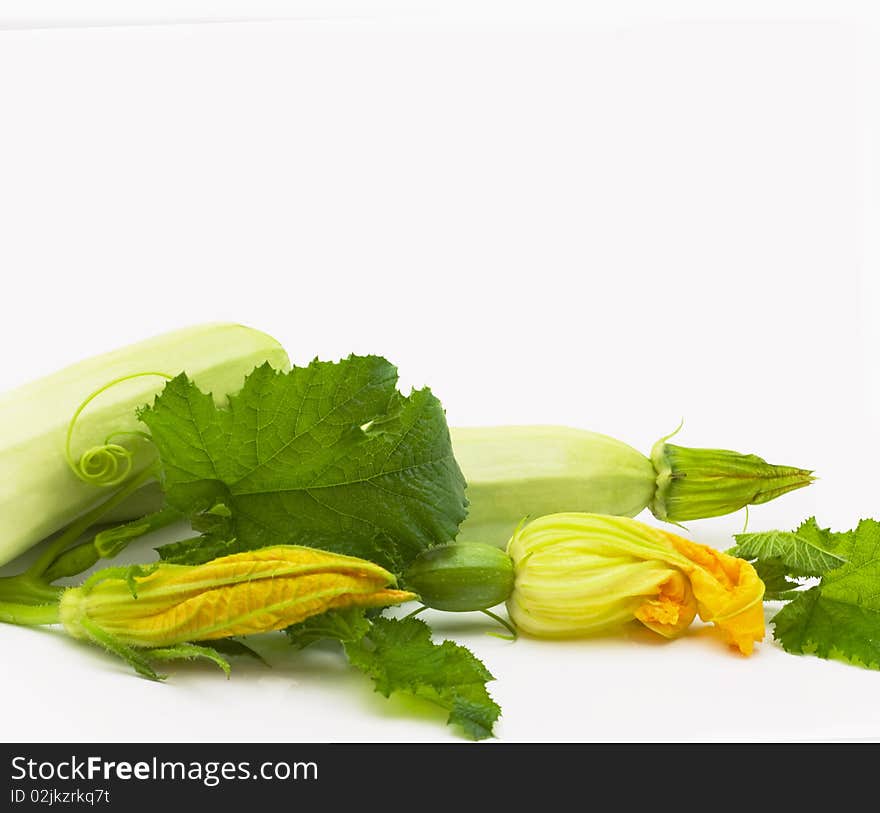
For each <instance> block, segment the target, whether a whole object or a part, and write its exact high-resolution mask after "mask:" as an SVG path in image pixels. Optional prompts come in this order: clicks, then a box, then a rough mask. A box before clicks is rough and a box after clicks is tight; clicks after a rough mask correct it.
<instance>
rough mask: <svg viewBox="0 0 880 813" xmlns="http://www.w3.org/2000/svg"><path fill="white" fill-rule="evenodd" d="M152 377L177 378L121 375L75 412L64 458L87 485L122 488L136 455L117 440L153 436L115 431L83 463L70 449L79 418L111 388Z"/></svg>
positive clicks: (94, 394)
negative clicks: (120, 486)
mask: <svg viewBox="0 0 880 813" xmlns="http://www.w3.org/2000/svg"><path fill="white" fill-rule="evenodd" d="M150 375H153V376H158V377H159V378H164V379H165V380H166V381H170V380H171V379H172V378H173V376H170V375H168V374H167V373H155V372H148V373H133V374H131V375H124V376H121V377H120V378H114V379H113V380H112V381H108V382H107V383H106V384H104V385H103V386H102V387H100V388H98V389H97V390H95V391H94V392H93V393H91V394H90V395H89V396H88V397H87V398H86V399H85V400H84V401H83V402H82V403H81V404H80V405H79V406H78V407H77V409H76V412H74V413H73V417H72V418H71V419H70V423H69V424H68V425H67V438H66V441H65V444H64V457H65V459H66V460H67V465H68V466H69V467H70V470H71V471H72V472H73V473H74V474H75V475H76V476H77V477H78V478H79V479H80V480H82V481H83V482H84V483H88V484H89V485H93V486H101V487H105V488H110V487H112V486H118V485H121V484H122V483H123V482H125V480H126V478H127V477H128V476H129V475H130V474H131V470H132V467H133V466H134V452H132V451H131V450H130V449H127V448H125V446H123V445H122V444H120V443H114V442H113V441H114V439H116V438H120V437H122V436H127V437H139V438H145V439H147V440H149V439H150V436H149V435H148V434H147V433H146V432H138V431H136V430H131V431H120V432H113V433H111V434H110V435H108V436H107V437H106V438H105V439H104V443H103V444H102V445H100V446H92V447H91V448H90V449H86V450H85V451H84V452H83V453H82V454H81V455H80V457H79V460H76V459H75V458H74V456H73V453H72V452H71V450H70V446H71V443H72V441H73V430H74V428H75V426H76V422H77V420H79V416H80V415H81V414H82V413H83V410H84V409H85V408H86V407H87V406H88V405H89V404H90V403H91V402H92V401H93V400H94V399H95V398H97V397H98V396H99V395H101V394H102V393H104V392H106V391H107V390H109V389H110V388H111V387H115V386H116V385H117V384H122V383H123V382H125V381H130V380H131V379H133V378H143V377H144V376H150Z"/></svg>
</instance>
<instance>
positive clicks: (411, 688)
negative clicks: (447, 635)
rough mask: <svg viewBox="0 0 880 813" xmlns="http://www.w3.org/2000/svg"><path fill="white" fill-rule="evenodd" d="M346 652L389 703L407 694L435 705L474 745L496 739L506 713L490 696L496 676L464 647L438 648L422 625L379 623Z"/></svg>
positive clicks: (410, 620)
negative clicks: (497, 727) (396, 695)
mask: <svg viewBox="0 0 880 813" xmlns="http://www.w3.org/2000/svg"><path fill="white" fill-rule="evenodd" d="M345 652H346V654H347V655H348V659H349V661H350V662H351V663H352V664H353V665H354V666H356V667H357V668H358V669H360V670H361V671H362V672H364V673H365V674H367V675H369V676H370V677H371V678H372V679H373V682H374V683H375V684H376V691H378V692H379V693H380V694H383V695H385V697H389V696H390V695H391V694H392V693H394V692H403V693H406V694H410V695H413V696H415V697H420V698H423V699H425V700H430V701H432V702H434V703H436V704H437V705H439V706H441V707H442V708H444V709H446V710H447V711H448V712H449V718H448V722H449V724H450V725H456V726H458V727H460V728H461V730H462V731H463V732H464V734H465V735H466V736H468V737H470V738H471V739H475V740H480V739H485V738H486V737H491V736H493V730H492V729H493V726H494V724H495V721H496V720H497V719H498V717H499V716H500V714H501V709H500V708H499V706H498V705H497V704H496V703H495V702H494V701H493V700H492V698H491V696H490V695H489V693H488V691H487V690H486V683H487V682H488V681H490V680H494V678H493V677H492V674H491V673H490V672H489V670H488V669H486V667H485V666H484V665H483V664H482V663H481V662H480V661H479V660H478V659H477V658H476V657H475V656H474V655H473V653H471V652H470V651H469V650H468V649H466V648H465V647H463V646H459V645H458V644H455V643H453V642H452V641H444V642H443V643H442V644H435V643H434V642H433V641H432V640H431V630H430V628H429V627H428V626H427V624H425V623H424V622H423V621H420V620H418V619H417V618H404V619H400V620H396V619H392V618H377V619H376V620H375V621H374V622H373V626H372V628H371V629H370V631H369V633H367V635H366V636H364V637H363V638H362V639H361V640H360V641H356V642H347V643H346V644H345Z"/></svg>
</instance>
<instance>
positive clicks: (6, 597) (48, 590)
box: [0, 574, 63, 605]
mask: <svg viewBox="0 0 880 813" xmlns="http://www.w3.org/2000/svg"><path fill="white" fill-rule="evenodd" d="M62 590H63V588H61V587H51V586H50V585H48V584H46V583H45V582H42V581H36V580H34V579H31V578H28V577H26V576H25V575H24V574H22V575H20V576H6V577H4V578H0V602H10V603H12V604H30V605H33V604H53V603H55V602H56V601H58V597H59V596H60V595H61V592H62Z"/></svg>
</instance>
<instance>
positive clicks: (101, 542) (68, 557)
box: [43, 508, 182, 583]
mask: <svg viewBox="0 0 880 813" xmlns="http://www.w3.org/2000/svg"><path fill="white" fill-rule="evenodd" d="M180 519H182V516H181V514H180V512H178V511H176V510H175V509H173V508H163V509H162V510H161V511H157V512H156V513H154V514H148V515H147V516H144V517H141V518H140V519H135V520H132V521H131V522H124V523H122V524H121V525H116V526H114V527H112V528H106V529H104V530H103V531H101V532H99V533H97V534H95V536H94V537H93V538H92V539H88V540H86V541H85V542H81V543H80V544H79V545H74V546H73V547H72V548H70V549H69V550H66V551H64V552H63V553H61V554H60V555H59V556H58V557H57V558H56V559H55V561H53V562H52V564H51V565H50V566H49V567H48V568H47V569H46V572H45V573H44V575H43V578H44V579H45V580H46V581H47V582H50V583H51V582H54V581H56V580H58V579H64V578H67V577H69V576H76V575H78V574H80V573H82V572H83V571H86V570H88V569H89V568H90V567H92V565H94V564H96V563H97V562H98V561H99V560H100V559H112V558H113V557H115V556H117V555H118V554H120V553H121V552H122V551H123V550H124V549H125V548H126V547H128V544H129V543H130V542H132V541H133V540H135V539H137V538H138V537H141V536H145V535H146V534H148V533H152V532H153V531H158V530H159V529H160V528H165V527H167V526H168V525H172V524H173V523H175V522H177V521H179V520H180Z"/></svg>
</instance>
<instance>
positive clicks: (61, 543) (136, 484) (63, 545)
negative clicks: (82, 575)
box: [25, 466, 157, 578]
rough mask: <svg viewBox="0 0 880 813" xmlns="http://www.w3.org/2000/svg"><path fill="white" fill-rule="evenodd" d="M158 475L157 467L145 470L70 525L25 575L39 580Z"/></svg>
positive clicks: (50, 544)
mask: <svg viewBox="0 0 880 813" xmlns="http://www.w3.org/2000/svg"><path fill="white" fill-rule="evenodd" d="M156 474H157V471H156V467H155V466H150V467H148V468H146V469H144V470H143V471H142V472H141V473H140V474H138V475H136V476H135V477H133V478H132V479H131V480H129V481H128V482H127V483H126V484H125V485H124V486H122V488H120V489H119V491H117V492H116V493H115V494H114V495H113V496H112V497H111V498H110V499H109V500H105V501H104V502H102V503H101V504H100V505H99V506H97V507H95V508H93V509H92V510H91V511H89V512H88V513H86V514H83V515H82V516H81V517H80V518H79V519H78V520H76V521H75V522H73V523H72V524H70V525H68V527H67V530H65V531H64V533H62V534H61V535H60V536H59V537H57V538H56V539H55V540H53V541H52V542H51V543H49V545H48V546H47V547H46V549H45V550H44V551H43V552H42V553H41V554H40V556H39V558H38V559H37V561H36V562H34V563H33V564H32V565H31V566H30V567H29V568H28V569H27V570H26V571H25V574H26V575H27V576H29V577H31V578H39V577H41V576H43V574H44V573H45V572H46V571H47V570H48V569H49V567H50V566H51V565H52V563H53V562H54V561H55V559H56V557H57V556H58V555H59V554H60V553H61V552H62V551H64V550H66V549H67V548H69V547H70V546H71V545H72V544H73V543H74V542H76V540H77V539H79V538H80V537H81V536H82V535H83V534H84V533H85V532H86V531H87V530H88V529H89V528H91V527H92V525H94V524H95V523H96V522H97V521H98V520H99V519H100V518H101V517H102V516H104V514H106V513H107V512H108V511H111V510H112V509H114V508H115V507H116V506H117V505H119V504H120V503H122V502H123V501H125V500H126V499H127V498H128V497H129V496H131V495H132V494H133V493H134V492H135V491H137V490H138V489H139V488H140V487H141V486H142V485H143V484H144V483H146V482H147V481H148V480H150V479H152V478H153V477H155V476H156Z"/></svg>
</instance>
